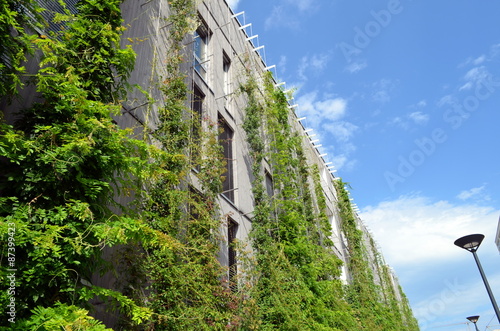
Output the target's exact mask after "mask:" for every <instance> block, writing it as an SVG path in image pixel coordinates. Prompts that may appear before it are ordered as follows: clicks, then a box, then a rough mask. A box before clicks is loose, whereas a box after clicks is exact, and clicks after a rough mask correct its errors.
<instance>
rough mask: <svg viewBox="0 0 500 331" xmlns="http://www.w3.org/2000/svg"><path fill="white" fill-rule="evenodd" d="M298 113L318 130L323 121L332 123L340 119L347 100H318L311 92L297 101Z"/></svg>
mask: <svg viewBox="0 0 500 331" xmlns="http://www.w3.org/2000/svg"><path fill="white" fill-rule="evenodd" d="M297 103H298V105H299V107H300V113H301V114H303V115H305V116H307V120H308V122H310V124H311V125H312V126H313V127H316V128H318V127H319V126H320V124H321V123H322V122H324V121H328V122H332V121H336V120H339V119H341V118H342V117H343V116H344V115H345V113H346V110H347V100H346V99H344V98H341V97H335V98H327V99H319V98H318V92H317V91H313V92H309V93H307V94H304V95H302V96H300V97H299V98H298V99H297Z"/></svg>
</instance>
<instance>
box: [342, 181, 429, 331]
mask: <svg viewBox="0 0 500 331" xmlns="http://www.w3.org/2000/svg"><path fill="white" fill-rule="evenodd" d="M334 184H335V188H336V191H337V197H338V208H339V214H340V219H341V222H340V225H341V229H342V231H343V233H344V234H345V236H346V240H347V248H348V252H349V262H348V269H349V273H350V275H351V281H350V284H349V285H348V286H347V290H346V294H347V300H348V302H349V304H350V305H351V306H352V307H354V309H355V310H354V311H355V316H356V318H357V319H359V320H360V321H362V328H361V330H381V331H382V330H384V331H386V330H394V331H397V330H418V329H419V328H418V324H417V323H416V320H415V318H414V317H413V315H412V313H411V309H410V307H409V304H408V301H407V300H403V301H399V300H398V299H397V297H396V294H395V291H394V286H393V282H392V279H391V275H390V271H389V269H388V267H387V266H386V265H385V264H383V263H382V262H381V258H380V254H379V253H378V252H377V250H376V247H375V244H374V241H373V239H372V238H371V237H368V235H367V234H366V233H364V232H363V231H362V230H361V229H360V228H359V226H358V223H357V219H356V217H355V216H354V213H353V211H352V209H351V203H350V200H349V195H348V193H347V190H346V189H345V185H346V184H345V183H344V182H342V181H340V180H338V181H335V183H334ZM367 243H368V245H367ZM369 251H371V252H372V256H373V257H374V258H373V259H370V257H369ZM370 263H372V264H375V265H376V267H377V269H378V274H379V276H380V283H379V284H376V283H375V280H374V275H373V271H372V268H371V267H370ZM403 298H404V297H403Z"/></svg>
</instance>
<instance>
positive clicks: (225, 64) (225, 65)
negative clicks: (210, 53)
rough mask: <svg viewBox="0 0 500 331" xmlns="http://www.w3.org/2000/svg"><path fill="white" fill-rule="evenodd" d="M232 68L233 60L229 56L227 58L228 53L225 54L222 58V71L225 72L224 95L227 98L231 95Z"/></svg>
mask: <svg viewBox="0 0 500 331" xmlns="http://www.w3.org/2000/svg"><path fill="white" fill-rule="evenodd" d="M230 68H231V60H230V59H229V56H227V54H226V52H224V53H223V56H222V70H223V72H224V81H223V84H224V86H223V87H222V88H223V90H224V95H225V96H227V95H228V94H230V93H231V80H230V76H229V69H230Z"/></svg>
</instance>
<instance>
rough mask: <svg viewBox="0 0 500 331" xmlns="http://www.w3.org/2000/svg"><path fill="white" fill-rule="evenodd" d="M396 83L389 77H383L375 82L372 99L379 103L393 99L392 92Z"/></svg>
mask: <svg viewBox="0 0 500 331" xmlns="http://www.w3.org/2000/svg"><path fill="white" fill-rule="evenodd" d="M395 87H396V84H395V83H394V82H393V81H391V80H389V79H381V80H379V81H377V82H375V83H373V85H372V88H373V92H372V100H373V101H376V102H379V103H387V102H389V101H390V100H391V92H392V91H393V90H394V88H395Z"/></svg>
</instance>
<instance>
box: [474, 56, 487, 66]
mask: <svg viewBox="0 0 500 331" xmlns="http://www.w3.org/2000/svg"><path fill="white" fill-rule="evenodd" d="M484 61H486V55H481V56H479V57H477V58H475V59H474V60H472V63H473V64H474V65H476V66H477V65H480V64H481V63H483V62H484Z"/></svg>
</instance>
